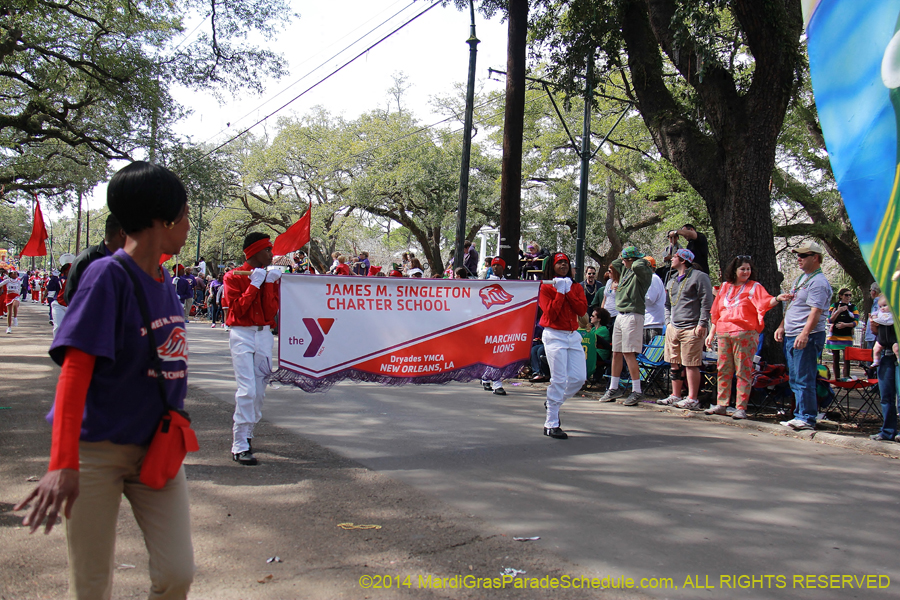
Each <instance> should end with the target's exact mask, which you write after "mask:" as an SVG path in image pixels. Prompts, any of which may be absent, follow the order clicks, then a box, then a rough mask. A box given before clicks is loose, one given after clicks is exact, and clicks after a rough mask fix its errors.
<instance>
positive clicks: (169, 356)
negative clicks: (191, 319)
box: [156, 327, 188, 364]
mask: <svg viewBox="0 0 900 600" xmlns="http://www.w3.org/2000/svg"><path fill="white" fill-rule="evenodd" d="M156 352H157V354H159V357H160V358H161V359H162V360H163V361H164V362H168V361H175V360H183V361H184V362H185V364H187V359H188V343H187V337H186V336H185V334H184V328H183V327H173V328H172V331H170V332H169V337H168V338H167V339H166V341H165V342H163V343H162V345H161V346H159V347H157V348H156Z"/></svg>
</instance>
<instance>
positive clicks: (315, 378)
mask: <svg viewBox="0 0 900 600" xmlns="http://www.w3.org/2000/svg"><path fill="white" fill-rule="evenodd" d="M539 287H540V282H537V281H496V280H486V279H481V280H474V279H416V278H402V279H401V278H387V277H346V276H340V275H334V276H332V275H324V276H317V277H310V276H309V275H285V276H284V277H282V278H281V318H280V321H279V322H280V330H279V334H278V364H279V369H278V371H276V372H275V373H274V374H273V375H272V379H273V380H274V381H278V382H280V383H286V384H291V385H295V386H297V387H299V388H301V389H303V390H304V391H307V392H324V391H326V390H327V389H328V388H330V387H331V386H332V385H333V384H334V383H336V382H338V381H341V380H342V379H351V380H355V381H371V382H377V383H382V384H386V385H402V384H406V383H415V384H423V383H446V382H449V381H470V380H472V379H479V378H482V377H483V378H485V379H490V380H498V379H504V378H508V377H513V376H515V375H516V374H517V373H518V371H519V369H520V368H521V367H522V365H524V364H525V363H526V362H527V361H528V360H529V359H530V356H531V340H532V338H533V336H534V322H535V315H536V313H537V296H538V289H539Z"/></svg>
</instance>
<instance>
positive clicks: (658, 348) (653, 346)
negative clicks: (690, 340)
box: [637, 335, 669, 397]
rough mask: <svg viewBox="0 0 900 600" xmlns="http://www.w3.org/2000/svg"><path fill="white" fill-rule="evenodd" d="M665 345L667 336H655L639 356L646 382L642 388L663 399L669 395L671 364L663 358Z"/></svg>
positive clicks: (647, 392)
mask: <svg viewBox="0 0 900 600" xmlns="http://www.w3.org/2000/svg"><path fill="white" fill-rule="evenodd" d="M665 344H666V337H665V336H663V335H657V336H653V339H652V340H650V343H649V344H647V345H646V346H644V351H643V352H641V353H640V354H638V355H637V362H638V367H639V368H640V370H641V379H643V380H644V383H643V386H642V387H643V389H644V393H646V394H654V395H659V396H661V397H664V396H666V395H668V391H669V363H667V362H666V361H665V359H664V358H663V357H664V354H665Z"/></svg>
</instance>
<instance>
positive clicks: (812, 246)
mask: <svg viewBox="0 0 900 600" xmlns="http://www.w3.org/2000/svg"><path fill="white" fill-rule="evenodd" d="M791 252H793V253H794V254H807V253H809V252H812V253H813V254H822V255H824V254H825V250H823V249H822V246H820V245H819V244H818V243H816V242H806V243H804V244H801V245H800V246H798V247H796V248H794V249H793V250H791Z"/></svg>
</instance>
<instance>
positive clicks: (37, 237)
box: [19, 196, 48, 258]
mask: <svg viewBox="0 0 900 600" xmlns="http://www.w3.org/2000/svg"><path fill="white" fill-rule="evenodd" d="M47 237H48V236H47V228H46V227H45V226H44V215H43V214H42V213H41V203H40V202H39V201H38V199H37V196H35V197H34V223H33V224H32V226H31V237H30V238H28V243H27V244H25V247H24V248H22V252H20V253H19V258H21V257H23V256H47V245H46V244H45V243H44V242H45V241H46V240H47Z"/></svg>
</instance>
